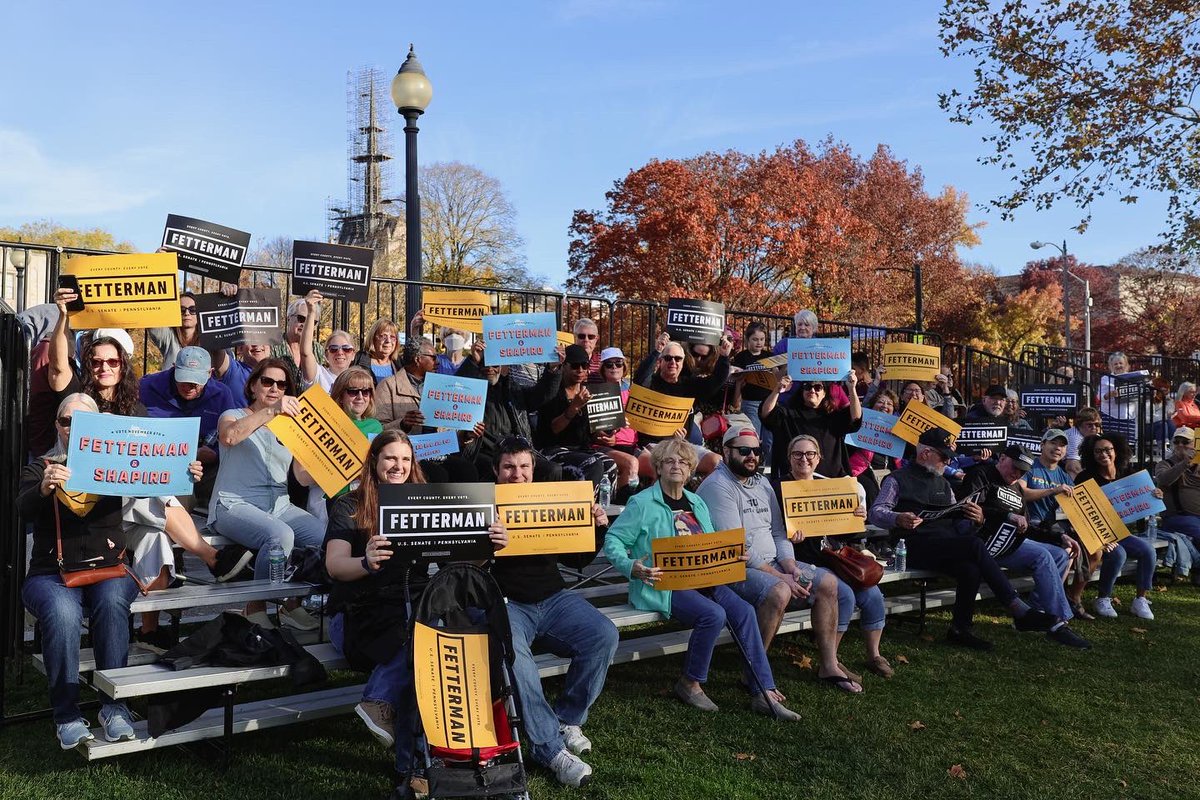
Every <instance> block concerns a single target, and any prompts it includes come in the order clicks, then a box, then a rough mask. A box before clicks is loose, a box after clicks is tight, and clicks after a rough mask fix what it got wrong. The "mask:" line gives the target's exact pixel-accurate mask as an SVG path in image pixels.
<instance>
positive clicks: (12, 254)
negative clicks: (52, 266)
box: [8, 247, 29, 314]
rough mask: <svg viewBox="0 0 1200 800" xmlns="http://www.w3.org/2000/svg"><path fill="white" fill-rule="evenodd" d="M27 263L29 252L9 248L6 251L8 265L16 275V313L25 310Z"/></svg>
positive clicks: (22, 249)
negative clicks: (10, 265)
mask: <svg viewBox="0 0 1200 800" xmlns="http://www.w3.org/2000/svg"><path fill="white" fill-rule="evenodd" d="M28 262H29V251H28V250H25V249H24V248H21V249H17V248H15V247H14V248H10V249H9V251H8V263H10V264H12V266H13V269H14V270H16V273H17V285H16V292H17V295H16V300H17V313H18V314H19V313H21V312H22V311H24V310H25V265H26V264H27V263H28Z"/></svg>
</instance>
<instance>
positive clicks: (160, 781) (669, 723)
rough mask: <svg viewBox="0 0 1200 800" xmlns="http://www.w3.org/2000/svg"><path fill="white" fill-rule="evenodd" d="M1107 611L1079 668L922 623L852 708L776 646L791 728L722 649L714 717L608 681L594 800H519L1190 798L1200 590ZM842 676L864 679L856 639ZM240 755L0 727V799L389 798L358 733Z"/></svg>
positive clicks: (653, 666)
mask: <svg viewBox="0 0 1200 800" xmlns="http://www.w3.org/2000/svg"><path fill="white" fill-rule="evenodd" d="M1118 596H1119V597H1120V598H1121V599H1122V600H1123V601H1124V605H1123V606H1122V613H1121V616H1120V618H1118V619H1116V620H1097V621H1095V622H1083V623H1077V624H1076V629H1077V630H1078V631H1079V632H1080V633H1082V634H1083V635H1084V636H1087V637H1088V638H1089V639H1091V640H1092V643H1093V645H1094V649H1093V650H1092V651H1090V652H1077V651H1074V650H1070V649H1067V648H1065V647H1062V646H1060V645H1057V644H1053V643H1050V642H1047V641H1045V640H1044V639H1043V638H1042V637H1041V636H1040V635H1037V634H1017V633H1016V632H1014V631H1013V630H1012V628H1011V627H1009V626H1008V625H1007V624H1005V623H1006V619H1004V618H1002V617H1000V616H990V615H993V614H997V613H998V607H997V606H996V605H995V604H991V603H989V604H984V605H983V606H981V608H982V611H983V613H982V614H981V615H980V616H979V618H978V622H977V628H978V631H979V633H980V634H981V635H983V636H985V637H986V638H989V639H992V640H993V641H994V642H995V644H996V645H997V647H996V650H995V651H994V652H992V653H990V654H976V653H974V652H969V651H963V650H960V649H957V648H951V647H948V646H946V645H943V644H942V643H941V641H940V637H941V635H942V633H943V632H944V630H945V627H946V624H947V622H948V618H949V617H948V613H947V612H938V613H934V614H933V615H932V616H931V625H930V631H931V633H933V634H934V636H933V637H928V636H927V637H924V638H918V637H916V636H915V635H914V634H913V633H911V632H904V631H902V630H900V629H899V628H896V629H895V630H894V631H889V632H888V633H885V636H884V653H885V654H886V655H887V656H888V657H889V658H890V659H891V660H892V663H893V666H895V667H896V669H897V674H896V677H895V678H894V679H893V680H892V681H890V682H885V681H883V680H882V679H878V678H875V677H874V676H867V677H866V685H867V691H866V693H865V694H863V695H861V696H857V697H851V696H847V695H843V694H840V693H838V692H836V691H834V690H831V689H829V688H827V687H825V686H823V685H819V684H817V683H816V682H815V676H814V673H813V671H812V670H811V669H803V668H801V667H799V666H798V664H799V663H802V661H803V657H804V656H805V655H809V656H815V651H814V649H813V648H812V646H811V644H810V643H809V642H808V640H807V638H806V637H804V636H797V635H790V636H784V637H781V638H780V639H779V640H777V641H776V644H775V648H774V649H773V651H772V653H771V655H772V664H773V666H774V667H775V672H776V675H777V678H778V681H779V685H780V687H781V689H782V690H783V691H784V692H785V693H786V694H787V695H788V698H789V705H790V706H791V707H792V708H793V709H796V710H797V711H799V712H800V713H802V714H803V715H804V721H803V722H802V723H799V724H783V723H775V722H773V721H771V720H769V719H766V718H763V717H758V716H754V715H752V714H750V713H749V711H748V710H746V703H747V698H746V696H745V694H744V693H743V692H742V691H741V690H740V689H738V688H737V679H738V675H739V667H738V663H737V660H736V658H735V651H734V650H733V649H732V648H731V647H729V646H726V647H722V648H720V650H719V651H718V655H717V658H716V659H715V662H714V671H713V674H712V676H711V678H710V681H709V684H708V690H709V694H710V696H711V697H712V698H713V700H714V701H715V702H717V703H718V704H719V705H720V706H721V711H720V713H717V714H710V715H705V714H701V713H699V712H694V711H692V710H691V709H687V708H685V707H683V706H681V705H680V704H679V703H677V702H675V701H674V700H672V699H670V698H669V697H667V696H666V693H667V690H668V689H669V687H670V685H671V683H672V681H673V680H674V678H675V675H676V673H677V670H678V668H679V665H680V663H681V659H680V657H679V656H672V657H667V658H660V659H652V660H649V661H645V662H641V663H633V664H627V665H622V666H618V667H614V668H613V669H612V671H611V672H610V673H609V680H608V686H607V688H606V690H605V692H604V694H603V695H602V696H601V698H600V700H599V701H598V703H597V704H596V706H595V708H594V709H593V713H592V717H591V720H590V721H589V723H588V725H587V727H586V731H587V733H588V735H589V736H590V737H591V739H592V741H593V742H594V743H595V746H596V750H595V752H594V753H593V754H592V755H591V756H590V757H589V758H588V759H587V760H588V761H589V762H590V763H591V764H592V766H593V767H594V768H595V770H596V774H595V777H594V780H593V783H592V784H590V785H589V786H587V787H585V788H584V789H581V790H567V789H560V788H558V787H557V785H556V784H554V783H553V781H552V780H547V777H546V775H545V773H542V772H540V771H536V770H535V771H534V773H533V776H532V778H531V789H532V791H533V794H534V796H535V797H560V798H567V797H571V798H653V799H654V800H659V799H660V798H693V797H730V798H764V797H788V798H821V800H832V799H833V798H863V799H864V800H868V799H869V800H892V799H893V798H920V800H938V799H940V798H958V797H969V798H1006V799H1012V800H1017V799H1019V798H1031V799H1032V798H1038V799H1039V800H1040V799H1041V798H1086V799H1087V800H1103V799H1104V798H1171V799H1172V800H1174V799H1175V798H1189V797H1200V779H1198V778H1197V775H1198V774H1200V726H1197V725H1196V721H1195V720H1196V716H1197V712H1198V711H1200V684H1198V681H1197V677H1198V676H1197V659H1196V652H1197V650H1198V649H1200V590H1197V589H1194V588H1192V587H1190V586H1186V587H1171V588H1170V589H1169V590H1168V591H1165V592H1156V593H1154V594H1153V596H1152V599H1153V600H1154V611H1155V614H1156V615H1157V619H1156V620H1155V621H1154V622H1149V623H1145V622H1141V621H1140V620H1137V619H1135V618H1134V617H1133V616H1132V615H1130V614H1128V613H1127V611H1126V609H1127V608H1128V604H1129V602H1130V600H1131V599H1132V592H1131V589H1130V587H1129V586H1128V585H1127V584H1122V585H1120V586H1119V587H1118ZM902 657H903V659H907V663H901V660H902ZM843 660H844V661H845V662H846V663H847V664H848V665H850V666H851V667H852V668H855V667H856V665H859V664H861V661H862V648H861V645H860V641H859V638H858V636H857V633H856V631H855V629H854V628H852V629H851V631H850V633H849V634H848V635H847V639H846V643H845V645H844V646H843ZM341 677H345V676H341ZM549 687H550V689H551V690H552V691H553V690H556V689H557V683H556V682H550V684H549ZM43 692H44V684H43V683H42V680H41V676H40V675H37V674H36V673H34V674H33V676H32V677H30V676H29V675H28V674H27V677H26V681H25V685H23V686H20V687H14V689H13V691H12V692H11V693H10V694H11V698H12V699H13V700H15V701H16V703H18V704H23V703H28V702H35V703H40V704H42V705H44V704H45V698H44V694H43ZM92 718H93V719H94V712H93V717H92ZM918 723H920V724H918ZM236 743H237V746H238V752H237V754H236V756H235V759H234V762H233V765H232V767H231V768H230V769H229V771H228V772H227V773H224V774H222V773H220V772H218V771H217V769H216V768H215V766H214V765H215V763H216V756H215V753H213V752H212V751H211V750H210V749H208V748H205V747H197V748H195V749H193V750H188V751H185V750H182V749H179V748H175V749H166V750H160V751H155V752H151V753H146V754H141V755H134V756H129V757H125V758H122V759H120V760H116V761H108V762H100V763H97V764H95V765H91V766H89V765H88V764H86V763H85V762H84V761H83V760H82V759H81V758H80V757H79V755H78V754H76V753H73V752H72V753H64V752H62V751H61V750H59V748H58V745H57V742H56V741H55V739H54V735H53V730H52V728H51V726H50V723H49V722H48V721H41V722H33V723H25V724H20V725H13V726H10V727H7V728H4V729H0V797H3V798H73V799H75V800H81V799H86V800H90V799H91V798H147V799H148V800H167V799H168V798H195V800H215V798H226V797H238V798H264V799H266V798H309V797H355V798H373V797H378V796H381V795H384V794H386V792H387V791H388V789H389V785H390V777H391V776H390V759H389V758H388V755H387V754H385V752H384V751H383V750H382V749H381V748H380V747H379V746H378V745H377V744H375V743H374V741H373V740H372V739H371V738H370V736H369V735H368V734H367V733H366V731H365V729H364V728H363V727H362V725H361V724H359V723H358V722H357V719H356V718H352V717H348V718H344V719H339V720H335V721H321V722H313V723H309V724H305V725H299V726H293V727H290V728H284V729H281V730H275V731H268V732H264V733H259V734H251V735H244V736H241V737H238V738H237V739H236ZM956 766H958V767H960V768H961V773H960V774H959V775H957V776H956V775H954V774H952V768H954V767H956ZM954 771H955V772H958V770H954Z"/></svg>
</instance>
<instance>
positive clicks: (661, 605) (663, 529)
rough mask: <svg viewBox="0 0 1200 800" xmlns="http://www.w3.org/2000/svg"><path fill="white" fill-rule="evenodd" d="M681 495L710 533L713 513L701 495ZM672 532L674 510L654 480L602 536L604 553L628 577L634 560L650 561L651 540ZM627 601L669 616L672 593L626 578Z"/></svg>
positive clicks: (685, 492)
mask: <svg viewBox="0 0 1200 800" xmlns="http://www.w3.org/2000/svg"><path fill="white" fill-rule="evenodd" d="M683 496H684V497H686V498H687V499H688V502H690V503H691V504H692V512H693V513H694V514H695V515H696V520H697V521H698V522H699V523H700V526H701V527H702V528H703V529H704V530H705V532H707V533H712V532H713V523H712V516H711V515H710V514H709V513H708V506H706V505H705V504H704V501H703V500H701V499H700V495H698V494H694V493H692V492H689V491H688V490H687V489H684V490H683ZM674 535H675V512H673V511H672V510H671V509H670V507H669V506H668V505H667V501H666V500H664V499H663V493H662V489H661V488H660V487H659V485H658V484H657V483H656V484H654V485H653V486H651V487H650V488H649V489H645V490H644V491H641V492H638V493H637V494H635V495H634V496H633V497H631V498H629V503H628V505H626V506H625V510H624V511H622V512H621V516H619V517H617V521H616V522H614V523H613V524H612V527H610V528H609V529H608V535H607V536H605V537H604V555H606V556H608V560H609V563H611V564H612V565H613V568H615V569H616V570H617V572H620V573H621V574H622V575H624V576H625V577H626V578H631V573H632V572H633V562H634V561H636V560H638V559H641V561H642V563H643V564H649V563H650V542H651V541H652V540H654V539H661V538H663V537H667V536H674ZM629 602H630V604H632V605H633V606H634V608H640V609H641V610H643V611H657V612H659V613H660V614H662V615H664V616H667V617H669V616H671V593H670V592H669V591H659V590H658V589H652V588H650V587H649V586H647V585H646V584H645V583H643V582H642V581H635V580H632V579H631V580H630V581H629Z"/></svg>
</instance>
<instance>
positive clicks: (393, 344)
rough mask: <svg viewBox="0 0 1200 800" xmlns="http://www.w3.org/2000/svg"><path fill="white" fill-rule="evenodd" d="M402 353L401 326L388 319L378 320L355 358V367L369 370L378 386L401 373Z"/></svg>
mask: <svg viewBox="0 0 1200 800" xmlns="http://www.w3.org/2000/svg"><path fill="white" fill-rule="evenodd" d="M400 352H401V347H400V326H398V325H397V324H396V323H395V322H393V321H392V320H390V319H388V318H387V317H384V318H383V319H377V320H375V324H374V325H372V326H371V328H370V330H368V331H367V338H366V341H365V342H364V344H363V348H362V349H361V350H359V351H358V355H356V356H355V357H354V366H356V367H363V368H365V369H367V370H369V371H370V373H371V374H372V375H373V376H374V378H375V383H377V384H378V383H379V382H380V381H382V380H384V379H385V378H390V377H392V376H393V375H395V374H396V373H397V372H399V371H400Z"/></svg>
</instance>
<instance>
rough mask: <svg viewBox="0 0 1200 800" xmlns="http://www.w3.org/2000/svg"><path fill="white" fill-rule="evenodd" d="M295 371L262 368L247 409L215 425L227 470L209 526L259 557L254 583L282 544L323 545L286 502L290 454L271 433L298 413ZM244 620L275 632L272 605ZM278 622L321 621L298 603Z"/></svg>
mask: <svg viewBox="0 0 1200 800" xmlns="http://www.w3.org/2000/svg"><path fill="white" fill-rule="evenodd" d="M295 395H296V384H295V383H294V382H293V380H292V373H291V370H289V369H288V367H287V364H286V363H285V362H284V361H282V360H281V359H278V358H268V359H266V360H265V361H261V362H259V364H258V366H256V367H255V368H254V371H253V372H252V373H250V378H249V380H248V381H247V382H246V389H245V398H246V401H247V403H248V406H247V407H246V408H239V409H232V410H230V411H226V412H225V413H224V414H222V415H221V418H220V419H219V420H218V422H217V437H218V441H219V442H220V444H221V469H220V471H219V472H218V473H217V481H216V484H215V485H214V486H213V494H212V504H211V506H210V508H209V512H208V524H209V527H211V528H212V529H213V530H214V531H216V532H217V533H219V534H221V535H222V536H225V537H228V538H230V539H233V540H234V541H235V542H237V543H239V544H241V545H243V546H245V547H247V548H248V549H250V550H255V551H257V556H256V557H255V560H254V577H255V579H257V580H266V579H267V578H268V577H270V563H269V560H270V559H269V551H270V549H271V545H272V544H278V545H280V546H281V547H282V548H283V552H284V553H291V551H292V548H293V547H319V546H320V545H321V542H322V541H323V540H324V537H325V526H324V525H323V524H321V522H320V520H318V519H316V518H315V517H313V515H312V514H309V513H308V512H307V511H305V510H303V509H300V508H297V507H296V506H294V505H292V503H291V500H289V499H288V470H289V469H290V467H291V465H292V454H291V451H289V450H288V449H287V447H285V446H284V445H283V443H282V442H280V441H279V440H278V439H276V438H275V434H274V433H272V432H271V430H270V429H269V428H268V427H267V423H268V422H270V421H271V420H273V419H274V418H275V417H277V416H278V415H280V414H287V415H288V416H293V415H295V414H297V413H298V412H299V411H300V402H299V401H298V400H297V399H296V397H295ZM246 617H247V619H249V620H250V621H252V622H254V623H257V624H258V625H260V626H262V627H264V628H269V627H273V626H272V624H271V621H270V619H269V618H268V617H267V611H266V603H264V602H263V601H261V600H256V601H252V602H250V603H247V604H246ZM278 617H279V622H280V624H282V625H285V626H287V627H291V628H295V629H297V630H315V629H316V628H317V627H318V626H319V623H318V622H317V621H316V620H315V619H313V617H312V616H311V615H310V614H309V613H308V612H307V611H305V610H304V609H303V608H300V604H299V602H298V601H296V600H294V599H293V600H288V601H287V602H286V603H284V604H283V605H282V606H280V607H279V612H278Z"/></svg>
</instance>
